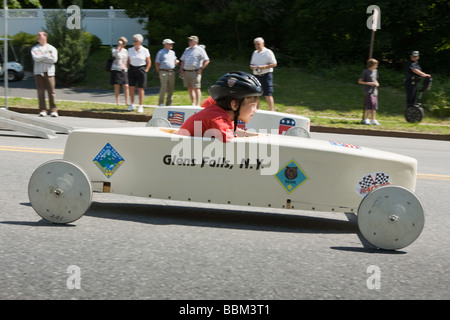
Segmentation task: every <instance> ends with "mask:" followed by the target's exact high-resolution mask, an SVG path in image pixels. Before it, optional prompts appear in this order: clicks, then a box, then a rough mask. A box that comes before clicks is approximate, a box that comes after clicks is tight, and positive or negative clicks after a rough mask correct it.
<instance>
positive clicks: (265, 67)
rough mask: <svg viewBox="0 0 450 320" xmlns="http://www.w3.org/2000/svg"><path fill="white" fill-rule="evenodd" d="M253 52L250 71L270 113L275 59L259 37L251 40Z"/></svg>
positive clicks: (273, 109) (272, 101)
mask: <svg viewBox="0 0 450 320" xmlns="http://www.w3.org/2000/svg"><path fill="white" fill-rule="evenodd" d="M253 43H254V45H255V49H256V50H255V51H254V52H253V55H252V58H251V60H250V69H252V70H253V74H254V75H255V76H256V78H257V79H258V80H259V82H260V83H261V85H262V87H263V90H264V93H263V95H264V97H265V98H266V102H267V104H268V106H269V109H270V111H275V108H274V104H275V103H274V99H273V68H275V67H276V66H277V59H276V58H275V55H274V53H273V51H272V50H270V49H268V48H266V47H265V43H264V39H263V38H261V37H258V38H256V39H255V40H253Z"/></svg>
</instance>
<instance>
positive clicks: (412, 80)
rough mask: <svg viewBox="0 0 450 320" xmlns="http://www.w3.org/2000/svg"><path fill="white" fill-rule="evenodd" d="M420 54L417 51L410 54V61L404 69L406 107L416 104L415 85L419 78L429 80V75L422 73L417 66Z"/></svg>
mask: <svg viewBox="0 0 450 320" xmlns="http://www.w3.org/2000/svg"><path fill="white" fill-rule="evenodd" d="M419 59H420V54H419V51H413V52H411V55H410V59H409V61H408V67H407V68H406V79H405V89H406V106H407V107H408V108H409V107H413V106H414V104H415V103H416V96H417V83H418V82H419V81H420V79H421V78H431V75H430V74H428V73H425V72H423V71H422V68H421V67H420V65H419Z"/></svg>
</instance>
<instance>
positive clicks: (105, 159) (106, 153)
mask: <svg viewBox="0 0 450 320" xmlns="http://www.w3.org/2000/svg"><path fill="white" fill-rule="evenodd" d="M92 161H94V163H95V164H96V166H97V167H98V168H99V169H100V170H101V171H102V172H103V174H104V175H105V176H106V177H107V178H108V179H109V178H111V176H112V175H113V174H114V172H116V171H117V169H119V167H120V166H121V165H122V164H123V163H124V162H125V159H124V158H122V156H121V155H120V154H119V153H118V152H117V151H116V149H114V148H113V146H112V145H110V144H109V143H107V144H106V145H105V146H104V147H103V149H102V150H101V151H100V152H99V153H98V154H97V156H96V157H95V158H94V160H92Z"/></svg>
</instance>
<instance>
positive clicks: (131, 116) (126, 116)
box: [8, 107, 450, 141]
mask: <svg viewBox="0 0 450 320" xmlns="http://www.w3.org/2000/svg"><path fill="white" fill-rule="evenodd" d="M8 110H10V111H14V112H19V113H30V114H37V112H38V110H37V109H32V108H16V107H9V108H8ZM124 112H126V111H124ZM124 112H117V113H115V112H102V113H99V112H92V111H68V110H58V114H59V115H60V116H65V117H79V118H96V119H111V120H126V121H135V122H148V121H150V119H151V118H152V116H149V115H145V114H135V113H124ZM310 130H311V132H321V133H336V134H354V135H365V136H380V137H393V138H410V139H427V140H441V141H450V134H429V133H415V132H402V131H383V130H370V129H346V128H335V127H324V126H314V125H312V126H311V128H310Z"/></svg>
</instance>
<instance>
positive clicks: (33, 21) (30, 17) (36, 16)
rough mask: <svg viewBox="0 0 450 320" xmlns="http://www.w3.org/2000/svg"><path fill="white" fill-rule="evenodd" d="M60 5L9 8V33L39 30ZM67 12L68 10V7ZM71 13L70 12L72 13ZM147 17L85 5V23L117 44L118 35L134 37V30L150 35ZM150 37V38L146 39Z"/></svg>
mask: <svg viewBox="0 0 450 320" xmlns="http://www.w3.org/2000/svg"><path fill="white" fill-rule="evenodd" d="M59 10H60V9H42V8H39V9H8V10H7V13H8V17H7V18H8V35H10V36H14V35H15V34H17V33H19V32H26V33H30V34H36V33H37V32H38V31H40V30H42V29H43V28H44V27H45V26H46V21H45V19H46V18H47V17H48V16H49V14H50V13H51V12H55V11H59ZM4 11H5V10H4V9H3V10H0V18H1V22H0V35H2V36H3V34H4V32H5V28H4ZM64 12H66V11H65V10H64ZM70 15H71V14H70V13H67V16H68V17H69V16H70ZM146 22H147V19H132V18H129V17H128V16H127V15H126V13H125V10H121V9H113V7H111V8H110V9H81V27H82V28H83V29H84V30H86V31H88V32H90V33H92V34H94V35H96V36H97V37H99V38H100V39H101V40H102V44H104V45H115V44H116V41H117V38H119V37H121V36H124V37H126V38H128V39H129V40H131V38H132V36H133V34H136V33H141V34H142V35H144V38H146V34H147V32H146V31H145V29H144V28H145V24H146ZM146 40H147V39H146Z"/></svg>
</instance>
